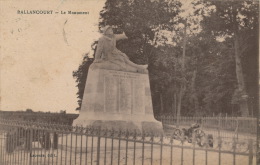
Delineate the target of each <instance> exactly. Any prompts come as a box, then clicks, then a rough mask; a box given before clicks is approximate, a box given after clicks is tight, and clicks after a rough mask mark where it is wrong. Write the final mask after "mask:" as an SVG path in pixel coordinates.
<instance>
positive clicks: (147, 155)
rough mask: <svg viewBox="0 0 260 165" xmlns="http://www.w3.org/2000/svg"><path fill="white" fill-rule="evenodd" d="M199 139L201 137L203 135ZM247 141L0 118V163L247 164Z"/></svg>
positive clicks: (251, 156) (251, 146) (250, 157)
mask: <svg viewBox="0 0 260 165" xmlns="http://www.w3.org/2000/svg"><path fill="white" fill-rule="evenodd" d="M202 135H203V136H202ZM255 150H256V146H255V143H254V141H253V140H252V139H249V140H239V139H237V138H233V139H232V140H230V141H225V139H223V138H222V137H221V136H219V137H217V138H215V137H214V138H213V137H211V136H206V135H204V134H201V132H197V133H196V132H193V133H192V135H191V141H189V140H187V139H186V138H185V135H184V134H182V133H179V134H176V132H174V133H172V134H170V135H168V136H167V135H166V134H154V133H146V132H143V133H140V132H129V131H127V130H107V129H100V128H97V127H96V128H93V127H72V126H65V125H58V124H47V123H36V122H21V121H10V120H0V164H1V165H2V164H3V165H35V164H40V165H101V164H102V165H119V164H122V165H128V164H129V165H149V164H151V165H173V164H174V165H175V164H176V165H178V164H179V165H184V164H189V165H196V164H197V165H203V164H205V165H214V164H216V165H221V164H233V165H238V164H241V165H246V164H249V165H252V164H254V162H255Z"/></svg>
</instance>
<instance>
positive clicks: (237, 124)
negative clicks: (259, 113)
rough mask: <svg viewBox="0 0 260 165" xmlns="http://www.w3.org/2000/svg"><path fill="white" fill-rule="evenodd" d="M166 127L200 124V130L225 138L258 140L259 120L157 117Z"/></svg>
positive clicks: (243, 118)
mask: <svg viewBox="0 0 260 165" xmlns="http://www.w3.org/2000/svg"><path fill="white" fill-rule="evenodd" d="M155 118H156V119H157V120H159V121H161V122H162V123H163V125H164V126H166V127H167V126H175V127H178V128H179V127H181V128H182V127H183V128H185V127H189V126H190V125H191V124H194V123H198V124H200V128H201V129H202V130H204V131H205V132H208V133H210V134H213V135H214V136H221V137H223V138H233V137H237V138H240V139H254V140H255V139H256V132H257V119H256V118H246V117H184V116H181V117H179V118H178V119H177V117H175V116H156V117H155Z"/></svg>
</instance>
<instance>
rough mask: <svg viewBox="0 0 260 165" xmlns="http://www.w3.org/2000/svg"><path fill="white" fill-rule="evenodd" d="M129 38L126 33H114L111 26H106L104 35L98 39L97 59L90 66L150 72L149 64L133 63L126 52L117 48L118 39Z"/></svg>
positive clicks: (92, 67) (93, 67)
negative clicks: (148, 69)
mask: <svg viewBox="0 0 260 165" xmlns="http://www.w3.org/2000/svg"><path fill="white" fill-rule="evenodd" d="M127 38H128V37H127V36H126V35H125V33H123V34H114V32H113V29H112V27H111V26H105V27H104V29H103V36H102V37H101V38H100V39H99V41H98V45H97V50H96V53H95V60H94V62H93V64H92V65H91V67H90V68H91V69H96V68H99V69H109V70H118V71H126V72H138V73H148V71H147V65H138V64H135V63H133V62H132V61H130V60H129V58H128V56H127V55H126V54H125V53H123V52H121V51H120V50H118V49H117V48H116V41H118V40H121V39H127Z"/></svg>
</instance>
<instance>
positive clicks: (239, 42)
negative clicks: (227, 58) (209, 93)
mask: <svg viewBox="0 0 260 165" xmlns="http://www.w3.org/2000/svg"><path fill="white" fill-rule="evenodd" d="M199 3H203V4H204V5H205V7H206V8H209V7H210V6H213V7H214V9H213V10H212V12H211V13H210V15H209V16H207V15H203V16H204V19H203V26H204V30H208V31H210V32H211V34H212V35H214V36H215V37H222V38H224V39H225V38H231V39H232V44H233V54H234V57H235V64H236V65H235V68H236V77H237V89H236V94H235V95H236V97H237V100H239V105H240V111H241V113H242V116H248V115H249V110H248V102H247V101H248V93H247V89H246V84H245V75H244V71H243V67H242V56H243V55H244V54H245V52H246V51H248V49H250V46H252V45H250V44H249V42H248V41H249V40H250V39H251V38H252V37H253V35H254V34H257V29H258V15H259V14H258V4H257V3H254V2H253V1H211V2H209V1H205V0H202V1H201V2H199ZM198 12H202V11H201V10H200V11H198Z"/></svg>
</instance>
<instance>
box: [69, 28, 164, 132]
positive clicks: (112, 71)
mask: <svg viewBox="0 0 260 165" xmlns="http://www.w3.org/2000/svg"><path fill="white" fill-rule="evenodd" d="M120 39H127V37H126V35H125V34H124V33H123V34H113V30H112V28H111V27H110V26H106V27H105V28H104V29H103V36H102V37H101V38H100V39H99V41H98V45H97V50H96V54H95V60H94V62H93V63H92V64H91V66H90V68H89V72H88V77H87V81H86V86H85V91H84V95H83V100H82V105H81V110H80V114H79V117H78V118H77V119H75V120H74V122H73V125H74V126H83V127H86V126H93V127H100V128H102V129H114V130H119V129H121V130H128V131H131V132H132V131H136V132H154V133H161V132H162V131H163V129H162V124H161V122H159V121H157V120H155V118H154V115H153V106H152V99H151V91H150V83H149V77H148V70H147V65H137V64H135V63H133V62H131V61H130V60H129V59H128V57H127V55H126V54H124V53H122V52H121V51H119V50H118V49H117V48H116V41H117V40H120Z"/></svg>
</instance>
